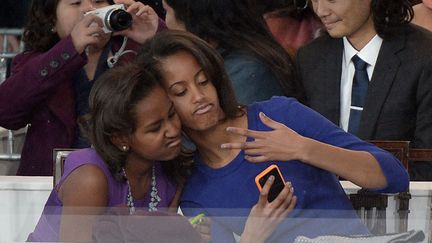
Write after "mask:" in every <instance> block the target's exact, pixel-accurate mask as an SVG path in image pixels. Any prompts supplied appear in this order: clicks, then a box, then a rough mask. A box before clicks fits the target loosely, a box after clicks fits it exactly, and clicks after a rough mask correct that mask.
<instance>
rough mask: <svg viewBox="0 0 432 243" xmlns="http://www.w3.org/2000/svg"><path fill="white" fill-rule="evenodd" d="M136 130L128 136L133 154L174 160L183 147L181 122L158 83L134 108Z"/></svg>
mask: <svg viewBox="0 0 432 243" xmlns="http://www.w3.org/2000/svg"><path fill="white" fill-rule="evenodd" d="M133 113H134V114H135V119H136V129H135V131H134V132H133V133H132V134H131V135H130V137H129V146H130V151H131V153H130V156H132V157H136V158H139V159H145V160H152V161H155V160H159V161H165V160H171V159H174V158H175V157H176V156H177V155H178V154H179V153H180V148H181V124H180V119H179V117H178V116H177V114H176V112H175V109H174V105H173V103H172V102H171V101H170V100H169V99H168V96H167V94H166V92H165V90H164V89H163V88H162V87H161V86H159V85H156V86H155V87H154V89H153V90H152V91H151V93H150V94H149V95H148V96H146V97H145V98H143V99H142V100H141V101H139V102H138V103H137V105H136V106H135V107H134V110H133Z"/></svg>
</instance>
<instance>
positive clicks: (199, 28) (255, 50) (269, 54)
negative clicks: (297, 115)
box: [165, 0, 302, 98]
mask: <svg viewBox="0 0 432 243" xmlns="http://www.w3.org/2000/svg"><path fill="white" fill-rule="evenodd" d="M165 2H166V3H167V4H168V5H169V6H171V7H172V8H173V10H174V12H175V15H176V18H177V19H178V20H179V21H181V22H183V23H184V25H185V27H186V29H187V30H188V31H190V32H192V33H194V34H195V35H197V36H199V37H201V38H202V39H204V40H206V41H208V42H210V43H216V44H217V47H218V48H223V49H224V50H226V51H227V52H230V51H241V52H243V53H245V54H248V55H251V56H253V57H255V58H257V59H258V60H260V61H262V62H263V63H264V64H266V65H267V66H268V67H269V68H270V69H271V70H272V72H273V73H274V75H275V77H276V78H277V79H278V80H279V83H280V85H281V87H282V89H283V92H284V94H285V95H287V96H292V97H297V98H301V96H300V94H302V93H301V92H302V88H301V87H302V86H301V85H300V84H299V82H298V80H297V79H296V76H295V74H294V67H293V62H292V60H291V58H290V56H289V55H288V53H287V52H286V51H285V50H284V49H283V47H282V46H280V44H279V43H277V41H276V40H275V39H274V38H273V36H272V34H271V33H270V31H269V30H268V28H267V25H266V23H265V21H264V18H263V17H262V15H261V11H260V10H259V9H258V7H257V6H256V4H255V2H254V1H253V0H218V1H213V0H165Z"/></svg>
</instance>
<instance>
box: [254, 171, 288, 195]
mask: <svg viewBox="0 0 432 243" xmlns="http://www.w3.org/2000/svg"><path fill="white" fill-rule="evenodd" d="M271 175H273V176H274V177H275V180H274V182H273V185H272V186H271V188H270V191H269V194H268V197H267V200H268V201H269V202H272V201H273V200H275V199H276V197H277V196H278V195H279V193H280V192H281V191H282V189H283V188H284V186H285V183H284V180H283V178H282V177H281V175H280V173H279V170H278V169H277V167H274V168H273V169H271V170H270V171H269V172H268V173H266V174H265V175H263V176H262V177H261V178H260V179H259V183H260V185H261V187H264V184H265V183H266V181H267V179H268V178H269V177H270V176H271Z"/></svg>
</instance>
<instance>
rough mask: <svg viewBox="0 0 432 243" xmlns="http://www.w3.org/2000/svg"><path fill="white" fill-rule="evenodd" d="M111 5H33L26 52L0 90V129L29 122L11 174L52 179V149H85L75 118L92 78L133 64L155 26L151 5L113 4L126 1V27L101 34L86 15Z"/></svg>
mask: <svg viewBox="0 0 432 243" xmlns="http://www.w3.org/2000/svg"><path fill="white" fill-rule="evenodd" d="M113 3H114V2H113V1H112V0H102V1H91V0H82V1H76V0H40V1H33V2H32V5H31V7H30V14H29V22H28V24H27V26H26V27H25V30H24V34H23V41H24V42H25V44H26V49H27V50H26V51H24V52H23V53H21V54H19V55H17V56H16V58H15V59H14V60H13V64H12V72H11V76H10V77H9V78H8V79H6V80H5V81H4V83H2V85H1V86H0V126H2V127H5V128H7V129H11V130H16V129H19V128H22V127H25V126H27V125H28V130H27V135H26V140H25V144H24V147H23V150H22V154H21V162H20V166H19V169H18V172H17V175H34V176H49V175H52V170H53V166H52V150H53V148H68V147H75V148H80V147H88V146H89V144H88V142H87V139H86V138H85V137H84V136H83V134H82V133H81V132H80V130H79V129H78V125H77V121H78V120H80V119H81V117H82V116H83V115H85V114H86V113H87V112H88V101H87V100H88V93H89V92H90V89H91V87H92V85H93V80H95V79H96V78H97V77H99V76H100V75H101V74H102V73H103V72H105V71H106V70H108V69H109V68H110V67H112V66H116V65H119V64H122V63H125V62H129V61H130V60H132V59H133V58H134V57H135V54H136V50H137V49H138V47H139V44H138V43H141V42H143V41H144V40H145V39H146V38H147V37H149V36H152V35H153V34H154V33H155V32H156V31H157V29H158V27H161V26H162V24H161V23H160V22H159V19H158V17H157V15H156V14H155V13H154V11H153V10H152V9H151V8H150V7H148V6H145V5H143V4H142V3H140V2H134V1H131V0H117V1H115V3H119V4H125V3H126V4H125V6H126V10H127V12H129V13H130V14H131V15H132V25H131V26H130V27H129V28H128V29H126V30H123V31H118V32H111V33H105V32H104V31H103V30H102V25H103V23H102V19H101V18H99V17H97V16H96V15H94V14H87V15H86V14H85V13H87V12H89V11H91V10H95V9H97V8H102V7H106V6H108V5H110V4H113ZM112 33H114V34H112ZM125 37H128V38H125Z"/></svg>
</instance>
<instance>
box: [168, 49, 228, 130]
mask: <svg viewBox="0 0 432 243" xmlns="http://www.w3.org/2000/svg"><path fill="white" fill-rule="evenodd" d="M161 65H162V70H163V80H164V81H163V84H164V87H165V89H166V90H167V93H168V97H169V99H170V100H172V102H173V103H174V106H175V109H176V111H177V113H178V114H179V116H180V119H181V121H182V124H183V127H185V128H188V129H192V130H206V129H209V128H211V127H213V126H215V125H216V124H217V123H218V122H219V120H220V119H221V118H223V117H224V115H223V114H224V113H223V111H222V109H221V107H220V105H219V98H218V95H217V92H216V88H215V87H214V85H213V83H212V82H211V80H209V79H208V78H207V75H206V74H205V71H204V70H203V69H202V67H201V66H200V65H199V64H198V62H197V60H196V58H195V57H194V56H193V55H191V54H190V53H188V52H186V51H179V52H177V53H175V54H173V55H171V56H168V57H165V58H164V59H163V60H162V61H161Z"/></svg>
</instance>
